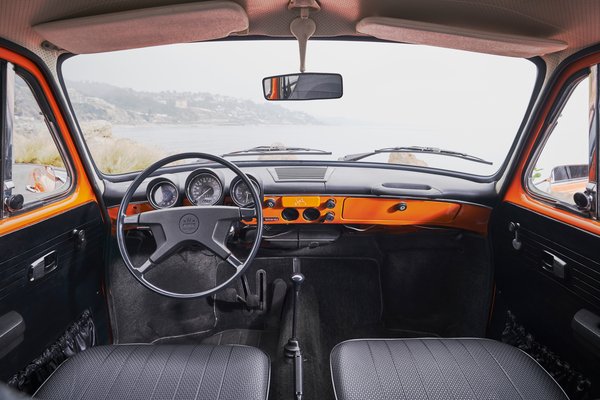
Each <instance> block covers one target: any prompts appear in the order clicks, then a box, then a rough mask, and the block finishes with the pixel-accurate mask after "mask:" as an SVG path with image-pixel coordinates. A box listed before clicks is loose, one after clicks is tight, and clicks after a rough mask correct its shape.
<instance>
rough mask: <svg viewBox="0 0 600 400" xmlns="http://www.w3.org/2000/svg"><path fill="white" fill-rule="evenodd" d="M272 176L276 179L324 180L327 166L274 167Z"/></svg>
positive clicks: (326, 175) (327, 170)
mask: <svg viewBox="0 0 600 400" xmlns="http://www.w3.org/2000/svg"><path fill="white" fill-rule="evenodd" d="M273 170H274V172H275V173H274V174H272V175H274V176H273V177H274V178H275V180H277V181H320V182H324V181H326V180H327V179H326V178H327V177H328V175H329V174H328V172H329V168H327V167H276V168H273Z"/></svg>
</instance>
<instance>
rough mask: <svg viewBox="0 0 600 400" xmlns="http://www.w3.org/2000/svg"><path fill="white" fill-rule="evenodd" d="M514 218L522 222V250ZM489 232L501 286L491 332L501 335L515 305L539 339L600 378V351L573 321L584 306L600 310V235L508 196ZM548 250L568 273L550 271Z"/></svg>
mask: <svg viewBox="0 0 600 400" xmlns="http://www.w3.org/2000/svg"><path fill="white" fill-rule="evenodd" d="M511 224H512V226H513V227H514V225H515V224H518V225H519V228H518V234H517V235H518V240H517V241H518V242H520V248H519V249H518V250H517V249H516V248H515V247H519V245H516V246H515V244H514V243H513V241H514V240H515V231H514V229H509V226H511ZM490 233H491V237H492V241H493V246H494V254H495V260H494V261H495V269H496V274H495V276H496V288H497V291H496V307H495V310H494V319H493V329H492V331H493V332H492V334H493V335H494V336H495V337H497V338H500V337H501V335H502V330H503V329H504V328H505V325H504V324H505V323H506V322H507V318H506V314H507V312H508V311H510V312H511V313H512V314H513V315H514V316H516V318H517V319H518V321H519V322H520V323H521V324H522V325H523V326H524V327H525V328H526V330H527V332H528V333H531V334H533V337H535V339H536V340H537V341H539V342H540V343H543V344H544V345H545V346H548V348H549V349H551V350H552V351H554V352H556V353H558V354H559V355H560V356H561V357H562V358H564V359H565V360H567V361H568V362H569V363H570V364H571V365H573V366H574V367H575V368H576V369H578V370H580V371H581V372H583V373H584V374H585V375H586V376H588V377H589V378H591V379H592V381H595V382H599V381H598V379H599V378H600V374H599V373H598V371H600V358H599V357H600V354H599V353H597V352H594V351H591V350H590V348H589V346H588V345H587V344H585V343H583V342H582V341H581V337H580V335H576V334H575V332H574V330H573V325H572V324H573V317H574V316H575V314H576V313H577V312H579V311H580V310H582V309H585V310H588V311H590V312H591V313H593V314H595V315H600V237H598V236H597V235H595V234H593V233H589V232H586V231H584V230H581V229H579V228H576V227H573V226H571V225H568V224H566V223H563V222H560V221H557V220H554V219H552V218H549V217H547V216H544V215H541V214H538V213H536V212H534V211H530V210H528V209H526V208H523V207H521V206H518V205H515V204H512V203H508V202H503V203H502V204H501V205H500V206H499V207H498V208H497V209H496V210H495V211H494V214H493V218H492V225H491V232H490ZM549 255H552V256H554V257H555V258H556V259H557V260H559V261H562V262H564V263H565V264H564V278H561V277H560V275H561V274H560V273H559V272H557V273H555V271H551V268H550V267H549V266H548V264H549V262H548V261H549V260H551V257H550V256H549ZM559 264H560V263H559Z"/></svg>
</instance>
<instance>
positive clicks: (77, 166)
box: [0, 47, 96, 236]
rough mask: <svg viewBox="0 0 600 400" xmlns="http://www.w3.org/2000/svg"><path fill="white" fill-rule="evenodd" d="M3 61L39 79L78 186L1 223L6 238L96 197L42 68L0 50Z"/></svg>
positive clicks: (13, 53)
mask: <svg viewBox="0 0 600 400" xmlns="http://www.w3.org/2000/svg"><path fill="white" fill-rule="evenodd" d="M0 59H2V60H6V61H8V62H10V63H12V64H14V65H18V66H19V67H21V68H23V69H25V70H26V71H28V72H29V73H30V74H31V75H33V76H34V77H35V79H36V80H37V82H38V84H39V86H40V88H41V89H42V91H43V93H44V96H45V98H46V100H47V102H48V105H49V106H50V109H51V110H52V113H53V115H54V118H55V119H56V123H57V128H58V132H59V134H60V135H61V137H62V140H63V143H64V145H65V151H66V152H68V153H69V156H70V160H71V162H72V167H73V171H74V173H75V174H76V179H75V187H74V188H73V189H72V190H71V191H70V192H69V193H68V195H66V196H65V197H62V198H60V199H58V200H56V201H54V202H52V203H50V204H48V205H45V206H43V207H40V208H36V209H33V210H31V211H27V212H23V213H20V214H17V215H14V216H10V217H8V218H5V219H4V220H0V236H3V235H6V234H8V233H11V232H14V231H16V230H19V229H22V228H24V227H27V226H30V225H33V224H36V223H38V222H40V221H43V220H46V219H48V218H51V217H53V216H55V215H58V214H61V213H63V212H65V211H68V210H71V209H73V208H75V207H78V206H80V205H83V204H86V203H89V202H96V196H95V195H94V191H93V189H92V186H91V184H90V182H89V180H88V178H87V175H86V173H85V169H84V166H83V163H82V161H81V159H80V158H79V155H78V153H77V147H76V145H75V142H74V141H73V138H72V132H70V130H69V128H68V126H67V123H66V121H65V119H64V116H63V115H62V113H61V111H60V107H59V106H58V102H57V101H56V98H55V96H54V94H53V93H52V90H51V89H50V85H49V84H48V82H47V81H46V79H45V77H44V75H43V74H42V72H41V71H40V69H39V68H38V67H37V66H36V65H35V64H34V63H33V62H32V61H31V60H29V59H28V58H26V57H24V56H22V55H20V54H18V53H15V52H13V51H11V50H8V49H5V48H2V47H0Z"/></svg>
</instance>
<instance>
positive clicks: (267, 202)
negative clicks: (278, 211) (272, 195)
mask: <svg viewBox="0 0 600 400" xmlns="http://www.w3.org/2000/svg"><path fill="white" fill-rule="evenodd" d="M276 204H277V203H276V202H275V199H267V200H265V206H266V207H268V208H273V207H275V205H276Z"/></svg>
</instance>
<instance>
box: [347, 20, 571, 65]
mask: <svg viewBox="0 0 600 400" xmlns="http://www.w3.org/2000/svg"><path fill="white" fill-rule="evenodd" d="M356 30H357V32H358V33H362V34H365V35H369V36H374V37H376V38H379V39H383V40H390V41H394V42H402V43H411V44H423V45H429V46H437V47H446V48H450V49H458V50H467V51H474V52H478V53H488V54H495V55H501V56H510V57H525V58H529V57H534V56H541V55H544V54H549V53H554V52H557V51H561V50H564V49H566V48H567V43H565V42H561V41H558V40H551V39H540V38H533V37H528V36H521V35H512V34H505V33H494V32H486V31H480V30H473V29H467V28H459V27H451V26H445V25H439V24H433V23H428V22H418V21H409V20H405V19H398V18H386V17H368V18H364V19H362V20H361V21H359V22H358V24H357V25H356Z"/></svg>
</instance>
